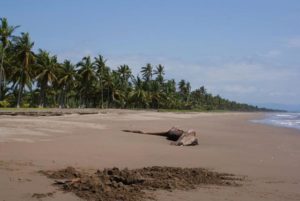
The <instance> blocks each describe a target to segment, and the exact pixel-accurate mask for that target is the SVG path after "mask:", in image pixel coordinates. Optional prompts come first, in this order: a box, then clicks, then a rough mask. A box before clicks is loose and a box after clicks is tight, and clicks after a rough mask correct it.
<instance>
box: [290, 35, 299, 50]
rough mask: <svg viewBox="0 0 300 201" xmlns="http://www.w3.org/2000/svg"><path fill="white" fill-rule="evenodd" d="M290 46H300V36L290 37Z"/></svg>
mask: <svg viewBox="0 0 300 201" xmlns="http://www.w3.org/2000/svg"><path fill="white" fill-rule="evenodd" d="M288 47H291V48H300V37H294V38H290V39H289V40H288Z"/></svg>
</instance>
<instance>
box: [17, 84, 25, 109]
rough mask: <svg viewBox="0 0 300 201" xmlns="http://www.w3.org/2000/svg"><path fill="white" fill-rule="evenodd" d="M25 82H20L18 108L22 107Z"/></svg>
mask: <svg viewBox="0 0 300 201" xmlns="http://www.w3.org/2000/svg"><path fill="white" fill-rule="evenodd" d="M23 88H24V86H23V84H20V87H19V93H18V102H17V108H20V104H21V96H22V93H23Z"/></svg>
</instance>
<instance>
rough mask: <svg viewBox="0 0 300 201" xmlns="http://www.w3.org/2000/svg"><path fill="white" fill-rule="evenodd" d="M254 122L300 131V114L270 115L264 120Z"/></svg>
mask: <svg viewBox="0 0 300 201" xmlns="http://www.w3.org/2000/svg"><path fill="white" fill-rule="evenodd" d="M253 122H255V123H262V124H269V125H273V126H280V127H287V128H295V129H300V113H268V114H266V117H265V118H264V119H260V120H253Z"/></svg>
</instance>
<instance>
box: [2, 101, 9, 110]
mask: <svg viewBox="0 0 300 201" xmlns="http://www.w3.org/2000/svg"><path fill="white" fill-rule="evenodd" d="M9 106H10V103H9V102H8V101H7V100H3V101H0V107H3V108H7V107H9Z"/></svg>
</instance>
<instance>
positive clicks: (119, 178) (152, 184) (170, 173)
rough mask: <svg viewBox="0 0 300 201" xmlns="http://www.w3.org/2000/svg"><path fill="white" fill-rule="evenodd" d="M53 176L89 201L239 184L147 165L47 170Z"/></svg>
mask: <svg viewBox="0 0 300 201" xmlns="http://www.w3.org/2000/svg"><path fill="white" fill-rule="evenodd" d="M42 173H43V174H45V175H47V176H48V177H49V178H52V179H55V183H54V185H56V186H58V187H59V188H60V189H62V190H64V191H67V192H73V193H75V194H76V195H77V196H79V197H81V198H83V199H86V200H103V201H104V200H105V201H115V200H122V201H138V200H144V199H154V196H153V195H151V193H146V192H145V190H147V191H155V190H168V191H172V190H175V189H179V190H190V189H194V188H196V187H197V185H200V184H215V185H232V186H237V185H238V184H237V182H236V181H237V180H241V179H240V178H237V177H234V175H232V174H226V173H217V172H212V171H208V170H206V169H202V168H176V167H158V166H154V167H146V168H141V169H133V170H129V169H123V170H120V169H118V168H111V169H104V170H97V171H96V172H95V173H93V174H90V173H85V172H83V171H78V170H76V169H75V168H73V167H68V168H66V169H62V170H58V171H43V172H42Z"/></svg>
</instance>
